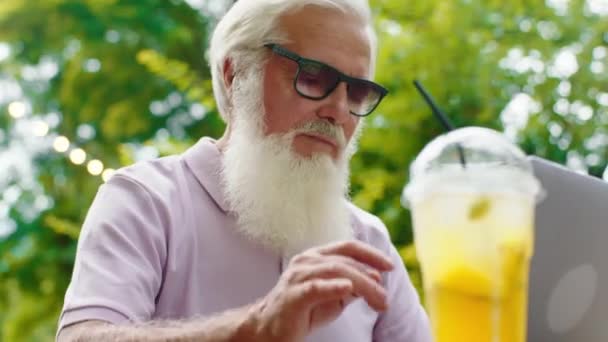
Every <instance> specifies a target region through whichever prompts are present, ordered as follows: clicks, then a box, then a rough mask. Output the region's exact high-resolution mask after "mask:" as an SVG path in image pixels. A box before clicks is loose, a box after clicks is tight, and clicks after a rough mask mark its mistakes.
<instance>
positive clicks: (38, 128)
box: [8, 101, 116, 182]
mask: <svg viewBox="0 0 608 342" xmlns="http://www.w3.org/2000/svg"><path fill="white" fill-rule="evenodd" d="M26 111H27V106H26V104H25V103H24V102H21V101H13V102H11V103H10V104H9V105H8V113H9V115H10V116H11V117H13V118H14V119H20V118H22V117H24V116H25V114H26ZM49 131H50V127H49V124H48V123H46V122H45V121H44V120H35V121H33V122H32V132H33V134H34V136H37V137H45V136H47V135H48V134H49ZM70 147H72V143H71V142H70V140H69V139H68V138H67V137H65V136H63V135H59V136H57V137H55V139H53V149H54V150H55V151H56V152H58V153H66V152H68V151H70V152H69V154H68V157H69V159H70V161H71V162H72V163H73V164H75V165H83V164H84V163H85V162H86V160H87V153H86V151H85V150H83V149H82V148H78V147H76V148H73V149H72V150H70ZM86 168H87V171H88V172H89V173H90V174H91V175H93V176H101V178H102V179H103V181H104V182H107V181H108V180H109V179H110V178H111V177H112V175H114V173H115V172H116V170H114V169H112V168H106V169H104V165H103V162H102V161H101V160H98V159H91V160H90V161H89V162H88V163H87V164H86Z"/></svg>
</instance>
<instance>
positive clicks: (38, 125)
mask: <svg viewBox="0 0 608 342" xmlns="http://www.w3.org/2000/svg"><path fill="white" fill-rule="evenodd" d="M32 126H33V127H32V131H33V132H34V135H35V136H37V137H44V136H46V135H47V134H48V133H49V125H47V123H46V122H44V121H42V120H37V121H35V122H34V123H33V124H32Z"/></svg>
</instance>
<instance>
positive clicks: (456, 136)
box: [403, 127, 543, 206]
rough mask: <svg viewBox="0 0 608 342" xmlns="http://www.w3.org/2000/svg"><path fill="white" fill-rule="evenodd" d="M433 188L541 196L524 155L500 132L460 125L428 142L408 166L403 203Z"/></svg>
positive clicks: (538, 185) (413, 199)
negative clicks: (460, 126) (408, 172)
mask: <svg viewBox="0 0 608 342" xmlns="http://www.w3.org/2000/svg"><path fill="white" fill-rule="evenodd" d="M437 191H442V192H444V191H459V192H462V191H467V192H472V191H474V192H498V191H508V192H515V191H516V192H521V193H522V194H528V195H531V196H534V197H535V198H536V199H537V200H539V199H540V198H541V197H542V193H543V191H542V188H541V185H540V183H539V182H538V180H537V179H536V178H535V177H534V174H533V171H532V165H531V164H530V162H529V160H528V159H527V158H526V155H525V154H524V153H523V151H521V150H520V149H519V148H518V147H517V146H515V145H514V144H513V143H511V142H510V141H509V140H507V139H506V137H504V136H503V135H502V134H500V133H498V132H496V131H493V130H490V129H487V128H481V127H467V128H461V129H457V130H454V131H451V132H449V133H446V134H444V135H441V136H439V137H437V138H436V139H434V140H433V141H431V142H430V143H429V144H428V145H427V146H426V147H425V148H424V149H423V150H422V151H421V152H420V154H419V155H418V157H417V158H416V160H414V162H413V163H412V165H411V167H410V182H409V184H408V185H407V186H406V188H405V190H404V193H403V196H404V198H403V200H404V205H406V206H408V202H409V201H415V200H417V199H418V198H420V197H421V196H424V195H425V194H428V193H432V192H437Z"/></svg>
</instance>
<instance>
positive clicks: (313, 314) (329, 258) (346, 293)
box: [254, 241, 393, 342]
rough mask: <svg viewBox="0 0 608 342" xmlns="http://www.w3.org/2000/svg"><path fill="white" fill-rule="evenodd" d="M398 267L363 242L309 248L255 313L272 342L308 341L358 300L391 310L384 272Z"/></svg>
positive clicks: (297, 258) (289, 268) (291, 264)
mask: <svg viewBox="0 0 608 342" xmlns="http://www.w3.org/2000/svg"><path fill="white" fill-rule="evenodd" d="M392 268H393V265H392V263H391V261H390V260H389V259H388V258H387V257H386V256H384V255H383V254H382V253H381V252H380V251H378V250H377V249H375V248H373V247H371V246H369V245H366V244H364V243H361V242H358V241H348V242H340V243H335V244H331V245H327V246H323V247H318V248H313V249H309V250H307V251H305V252H303V253H301V254H298V255H296V256H294V257H293V258H292V259H291V261H290V263H289V265H288V267H287V268H286V270H285V272H284V273H283V274H282V275H281V278H280V279H279V281H278V283H277V285H276V286H275V287H274V288H273V289H272V291H270V293H269V294H268V295H267V296H266V297H264V298H263V299H262V300H261V301H260V302H259V303H258V304H257V308H256V309H255V310H254V312H255V315H256V316H257V317H256V320H257V322H256V323H257V326H258V328H259V329H261V330H262V331H261V332H262V335H264V336H267V338H268V339H269V340H271V341H289V342H292V341H294V342H297V341H302V340H303V339H304V338H305V337H306V336H307V335H308V334H310V333H311V332H312V331H313V330H314V329H315V328H318V327H319V326H321V325H323V324H327V323H330V322H331V321H333V320H334V319H336V318H337V317H338V316H339V315H340V314H341V313H342V311H343V310H344V308H345V307H346V306H347V305H348V304H349V303H350V302H351V301H352V299H353V298H354V297H363V298H364V299H365V301H366V302H367V303H368V304H369V306H370V307H372V308H373V309H375V310H377V311H382V310H385V309H386V308H387V303H386V292H385V289H384V288H383V287H382V286H381V279H382V278H381V273H382V272H386V271H389V270H391V269H392Z"/></svg>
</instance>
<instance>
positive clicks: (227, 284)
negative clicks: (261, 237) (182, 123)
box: [59, 138, 431, 342]
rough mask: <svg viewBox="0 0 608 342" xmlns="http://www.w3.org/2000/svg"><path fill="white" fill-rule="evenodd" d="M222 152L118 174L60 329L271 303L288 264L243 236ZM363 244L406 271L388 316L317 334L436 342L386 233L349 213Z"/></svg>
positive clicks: (366, 217) (95, 209) (191, 153)
mask: <svg viewBox="0 0 608 342" xmlns="http://www.w3.org/2000/svg"><path fill="white" fill-rule="evenodd" d="M220 158H221V155H220V152H219V150H218V149H217V147H216V146H215V143H214V141H213V140H212V139H209V138H203V139H201V140H200V141H199V142H198V143H197V144H196V145H194V146H193V147H191V148H190V149H189V150H187V151H186V152H185V153H184V154H182V155H178V156H171V157H165V158H160V159H156V160H153V161H149V162H142V163H138V164H136V165H133V166H130V167H127V168H124V169H122V170H120V171H118V172H117V173H116V174H115V175H114V176H113V177H112V178H111V179H110V180H109V181H108V182H107V183H105V184H104V185H102V186H101V187H100V189H99V192H98V193H97V196H96V198H95V200H94V201H93V204H92V206H91V208H90V209H89V212H88V215H87V218H86V220H85V222H84V225H83V228H82V232H81V235H80V240H79V242H78V251H77V254H76V263H75V267H74V273H73V275H72V280H71V283H70V285H69V288H68V290H67V293H66V295H65V302H64V306H63V310H62V313H61V317H60V320H59V329H61V328H62V327H65V326H67V325H70V324H73V323H76V322H81V321H85V320H103V321H108V322H111V323H115V324H125V323H128V322H140V321H147V320H155V319H184V318H189V317H194V316H210V315H213V314H216V313H219V312H221V311H224V310H227V309H231V308H236V307H240V306H244V305H247V304H250V303H252V302H254V301H255V300H256V299H258V298H260V297H262V296H264V295H265V294H267V293H268V292H269V291H270V290H271V289H272V288H273V287H274V285H275V284H276V283H277V280H278V279H279V276H280V275H281V272H282V271H283V269H284V268H285V267H286V263H287V260H285V258H283V257H282V256H281V255H278V254H276V253H274V252H271V251H269V250H268V249H265V248H263V247H261V246H260V245H258V244H256V243H254V242H252V241H250V240H248V239H246V238H244V237H243V236H241V235H239V234H238V233H237V230H236V229H235V220H234V218H233V216H231V215H228V214H227V206H226V202H225V199H224V197H223V195H222V191H221V188H220V185H219V184H220V182H219V174H218V172H219V167H220V164H221V163H220ZM350 211H351V218H352V225H353V229H354V231H355V236H356V238H357V239H359V240H361V241H364V242H366V243H368V244H370V245H372V246H374V247H376V248H378V249H380V250H382V251H383V252H385V253H387V255H389V256H390V257H391V259H392V260H393V262H394V264H395V265H398V267H396V268H395V270H393V271H391V272H390V273H387V274H386V275H385V276H384V280H383V282H384V286H385V287H386V289H387V292H388V303H389V309H388V310H387V311H385V312H383V313H380V314H378V313H377V312H375V311H374V310H372V309H371V308H369V307H368V305H367V303H366V302H364V301H363V300H362V299H357V300H355V301H354V302H353V303H351V304H350V305H349V306H347V307H346V309H345V310H344V312H343V313H342V315H341V316H340V317H338V319H336V320H335V321H334V322H332V323H331V324H328V325H326V326H324V327H322V328H320V329H318V330H316V331H314V332H313V333H312V334H311V335H309V337H308V338H307V339H306V341H310V342H312V341H315V342H336V341H349V342H370V341H377V342H389V341H390V342H393V341H404V342H405V341H407V342H427V341H431V337H430V329H429V324H428V319H427V316H426V313H425V312H424V309H423V308H422V306H421V305H420V301H419V299H418V296H417V294H416V292H415V289H414V287H413V286H412V284H411V282H410V280H409V277H408V275H407V272H406V270H405V268H404V267H402V266H401V265H403V264H402V261H401V259H400V257H399V255H398V254H397V251H396V250H395V248H394V247H393V246H392V244H391V242H390V239H389V236H388V233H387V230H386V228H385V227H384V225H383V224H382V222H381V221H380V220H379V219H378V218H377V217H375V216H373V215H371V214H369V213H367V212H364V211H363V210H361V209H359V208H357V207H355V206H354V205H350Z"/></svg>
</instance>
